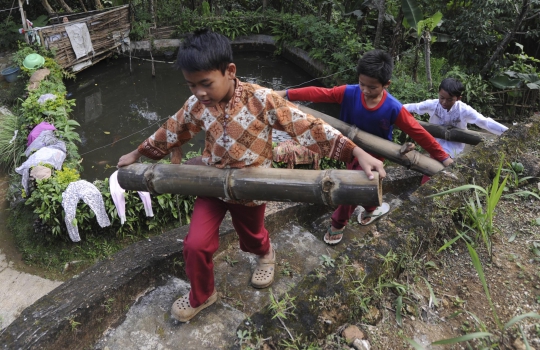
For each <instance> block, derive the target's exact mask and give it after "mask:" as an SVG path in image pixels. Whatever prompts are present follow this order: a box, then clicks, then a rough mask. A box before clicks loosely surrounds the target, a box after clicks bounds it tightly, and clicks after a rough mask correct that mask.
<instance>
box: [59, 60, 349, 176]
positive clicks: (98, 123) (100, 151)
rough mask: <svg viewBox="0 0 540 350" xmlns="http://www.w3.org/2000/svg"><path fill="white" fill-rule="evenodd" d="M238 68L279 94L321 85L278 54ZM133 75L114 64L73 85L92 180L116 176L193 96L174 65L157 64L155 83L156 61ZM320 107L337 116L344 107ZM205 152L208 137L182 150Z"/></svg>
mask: <svg viewBox="0 0 540 350" xmlns="http://www.w3.org/2000/svg"><path fill="white" fill-rule="evenodd" d="M235 63H236V65H237V75H238V77H239V78H240V80H242V81H245V82H250V83H256V84H259V85H261V86H265V87H269V88H272V89H274V90H282V89H285V88H286V87H288V86H296V85H298V84H302V83H303V82H306V81H310V82H309V84H307V85H315V84H316V82H313V81H311V80H312V77H311V76H309V75H308V74H307V73H305V72H304V71H302V70H301V69H299V68H298V67H297V66H296V65H294V64H293V63H290V62H288V61H286V60H282V59H279V58H275V57H274V56H272V55H267V54H259V53H239V54H235ZM132 70H133V71H132V73H131V74H130V64H129V59H118V60H112V61H111V62H108V63H102V64H98V65H97V66H94V67H91V68H89V69H87V70H85V71H83V72H81V73H79V74H78V75H77V80H76V81H74V82H68V83H67V88H68V92H69V93H70V94H71V95H72V98H75V99H76V103H77V105H76V108H75V110H74V112H73V118H74V119H76V120H77V121H78V122H79V123H80V124H81V127H80V128H79V130H78V131H79V134H80V135H81V139H82V143H81V145H80V148H79V153H80V154H81V157H82V158H83V161H82V165H83V167H84V172H83V174H82V177H83V178H84V179H86V180H89V181H93V180H95V179H103V178H105V177H108V176H110V175H111V174H112V173H113V172H114V170H115V166H116V163H117V161H118V158H120V156H121V155H123V154H125V153H128V152H130V151H132V150H133V149H134V148H135V147H136V146H137V145H139V144H140V143H141V142H142V141H143V140H144V139H145V138H147V137H148V136H150V135H151V134H152V133H153V132H154V131H155V130H156V129H157V128H158V126H159V125H160V124H162V123H163V122H164V121H165V120H166V119H167V118H168V116H169V115H172V114H173V113H175V112H176V111H178V109H180V107H181V106H182V104H183V103H184V102H185V101H186V99H187V98H188V97H189V96H190V95H191V92H190V91H189V89H188V87H187V86H186V84H185V82H184V78H183V76H182V73H181V72H179V71H176V70H174V69H173V68H172V67H171V65H170V64H164V63H156V64H155V72H156V76H155V77H154V78H153V77H152V74H151V72H152V64H151V62H147V61H135V60H133V61H132ZM316 108H317V109H319V110H325V111H326V112H328V113H330V112H331V113H333V114H334V115H335V114H336V111H337V109H336V108H338V106H335V108H333V109H330V110H328V109H324V107H323V108H322V109H321V108H320V107H319V106H317V107H316ZM203 148H204V133H199V134H198V135H196V137H195V138H194V139H193V140H191V141H190V142H189V143H188V144H186V145H184V146H183V147H182V149H183V151H184V153H185V152H188V151H192V150H194V151H198V150H202V149H203Z"/></svg>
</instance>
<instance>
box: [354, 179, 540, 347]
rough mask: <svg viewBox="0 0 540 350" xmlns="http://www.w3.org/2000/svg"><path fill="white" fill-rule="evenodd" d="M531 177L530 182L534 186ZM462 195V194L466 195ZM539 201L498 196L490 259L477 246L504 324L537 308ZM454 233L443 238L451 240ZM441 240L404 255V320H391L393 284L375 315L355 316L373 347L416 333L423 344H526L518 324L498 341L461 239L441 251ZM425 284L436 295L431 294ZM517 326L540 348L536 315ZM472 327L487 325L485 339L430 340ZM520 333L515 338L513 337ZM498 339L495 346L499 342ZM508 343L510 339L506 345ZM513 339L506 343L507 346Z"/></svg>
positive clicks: (390, 344)
mask: <svg viewBox="0 0 540 350" xmlns="http://www.w3.org/2000/svg"><path fill="white" fill-rule="evenodd" d="M536 186H537V184H536V182H534V183H533V184H531V185H530V186H528V187H529V189H532V188H534V187H536ZM464 198H466V197H464ZM537 218H540V206H539V205H538V201H537V200H529V199H527V200H522V199H519V200H510V199H506V200H501V202H500V203H499V206H498V208H497V209H496V215H495V219H494V224H495V226H496V227H497V228H498V230H499V233H497V234H496V235H495V236H494V237H493V262H492V263H490V262H489V256H488V254H487V251H486V249H485V247H484V246H483V245H482V244H478V245H477V246H476V250H477V253H478V255H479V257H480V260H481V262H482V266H483V272H484V274H485V278H486V282H487V286H488V288H489V291H490V294H491V299H492V301H493V305H494V306H495V310H496V315H497V317H498V319H499V320H500V323H501V324H503V325H504V324H506V323H507V322H508V321H510V320H511V319H512V318H513V317H514V316H517V315H522V314H525V313H528V312H536V313H538V312H539V311H540V304H539V302H540V269H539V257H538V256H539V255H538V250H537V247H538V246H539V245H540V244H539V243H540V226H539V224H537V221H536V220H537ZM451 238H453V237H445V240H450V239H451ZM444 243H445V242H443V241H440V242H438V244H437V245H434V246H431V247H429V249H428V251H427V252H426V253H424V254H422V255H419V256H416V259H415V260H414V261H408V262H407V263H406V265H405V266H404V271H403V273H402V274H401V275H400V276H399V278H397V279H396V280H395V282H396V283H399V284H401V285H403V287H404V290H406V292H402V293H401V294H402V295H403V313H402V320H403V325H402V326H399V325H398V324H397V319H396V312H395V310H396V299H397V298H398V295H399V294H400V293H398V289H397V288H387V289H384V293H383V294H382V296H381V298H380V302H378V303H376V304H377V308H378V309H379V311H380V321H379V322H378V323H376V324H375V325H368V324H366V323H362V322H361V323H360V324H359V326H360V328H361V329H362V330H363V331H365V332H366V335H367V339H368V340H369V341H370V343H371V345H372V346H373V349H409V348H412V347H411V345H410V344H409V343H408V342H406V341H405V340H404V338H409V339H414V341H416V343H418V344H419V345H422V346H424V347H425V348H426V349H442V348H445V349H468V348H470V349H480V348H491V347H493V348H502V349H507V348H514V349H516V350H517V349H526V346H525V344H524V343H523V342H522V341H521V340H520V338H522V336H521V335H520V334H519V331H518V329H517V328H516V327H514V328H513V329H511V330H510V331H509V332H506V333H504V334H505V337H506V338H505V340H506V341H505V342H504V343H505V345H503V344H501V343H502V342H501V341H499V336H500V332H499V329H500V328H499V327H498V326H497V324H496V321H495V319H494V314H493V313H492V311H491V308H490V304H489V302H488V298H487V296H486V293H485V291H484V289H483V286H482V284H481V282H480V279H479V276H478V273H477V270H476V269H475V267H474V266H473V264H472V260H471V256H470V255H469V252H468V249H467V247H466V245H465V244H464V243H463V241H461V240H460V241H458V242H457V243H456V244H454V245H453V246H452V247H451V248H448V249H446V250H444V251H442V252H440V253H437V250H438V249H439V248H440V247H442V246H443V245H444ZM428 284H429V286H430V287H431V288H432V290H433V294H434V296H435V298H436V300H435V299H433V298H432V299H431V300H430V290H429V287H428ZM519 324H521V325H522V328H523V333H524V334H525V335H526V337H527V339H528V342H529V346H530V349H540V321H539V320H538V319H534V318H525V319H524V320H523V321H521V322H520V323H519ZM473 332H490V333H493V334H494V336H493V337H491V338H490V339H489V340H484V341H470V342H468V343H467V342H462V343H460V344H456V345H445V346H444V347H443V346H434V345H430V344H431V342H434V341H437V340H441V339H449V338H454V337H458V336H462V335H465V334H467V333H473ZM516 338H517V339H518V340H515V339H516ZM497 344H498V345H497ZM509 344H511V345H509ZM509 346H510V347H509Z"/></svg>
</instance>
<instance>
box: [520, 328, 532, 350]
mask: <svg viewBox="0 0 540 350" xmlns="http://www.w3.org/2000/svg"><path fill="white" fill-rule="evenodd" d="M519 333H521V338H523V344H525V350H531V346H530V345H529V341H528V340H527V337H526V336H525V334H524V333H523V328H521V325H520V326H519Z"/></svg>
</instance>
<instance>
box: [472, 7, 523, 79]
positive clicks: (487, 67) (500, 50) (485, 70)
mask: <svg viewBox="0 0 540 350" xmlns="http://www.w3.org/2000/svg"><path fill="white" fill-rule="evenodd" d="M529 8H530V0H523V3H522V4H521V11H520V13H519V16H518V17H517V18H516V21H515V23H514V29H513V30H512V31H510V32H508V33H506V35H505V36H504V39H503V40H502V41H501V43H500V44H499V45H498V46H497V49H496V50H495V52H494V53H493V55H492V56H491V58H490V59H489V61H488V62H487V63H486V64H485V66H484V67H483V68H482V71H481V72H480V73H481V74H482V75H486V74H487V73H488V72H489V71H490V69H491V67H492V66H493V64H494V63H495V61H496V60H497V58H499V56H500V55H501V54H502V53H503V51H504V49H506V46H507V45H508V43H509V42H510V40H512V38H513V37H514V34H515V33H516V32H517V31H518V30H519V27H520V26H521V23H522V22H523V19H524V18H525V16H526V15H527V12H528V11H529Z"/></svg>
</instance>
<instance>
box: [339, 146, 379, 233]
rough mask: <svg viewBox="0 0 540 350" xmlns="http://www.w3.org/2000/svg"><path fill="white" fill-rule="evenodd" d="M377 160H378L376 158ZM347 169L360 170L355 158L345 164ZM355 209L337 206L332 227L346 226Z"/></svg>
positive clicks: (351, 206)
mask: <svg viewBox="0 0 540 350" xmlns="http://www.w3.org/2000/svg"><path fill="white" fill-rule="evenodd" d="M377 159H380V158H378V157H377ZM347 169H348V170H362V167H361V166H360V164H358V160H357V159H356V158H355V159H354V160H353V161H352V163H347ZM356 207H357V206H356V205H339V206H338V207H337V209H336V210H335V211H334V213H333V214H332V226H333V227H334V228H337V229H338V230H339V229H342V228H343V227H345V226H347V223H348V222H349V219H350V218H351V215H352V213H353V212H354V210H355V209H356ZM364 209H366V211H373V210H375V209H377V207H364Z"/></svg>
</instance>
